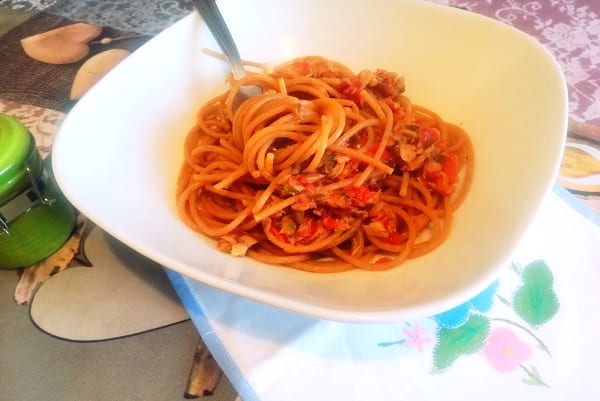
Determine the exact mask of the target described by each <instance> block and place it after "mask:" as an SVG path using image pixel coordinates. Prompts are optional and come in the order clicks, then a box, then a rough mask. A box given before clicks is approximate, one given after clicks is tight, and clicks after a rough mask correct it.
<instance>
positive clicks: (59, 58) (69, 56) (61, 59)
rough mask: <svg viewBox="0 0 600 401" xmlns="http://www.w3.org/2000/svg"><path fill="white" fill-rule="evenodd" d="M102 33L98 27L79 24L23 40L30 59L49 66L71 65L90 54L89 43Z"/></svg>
mask: <svg viewBox="0 0 600 401" xmlns="http://www.w3.org/2000/svg"><path fill="white" fill-rule="evenodd" d="M101 32H102V28H101V27H99V26H97V25H91V24H85V23H83V22H78V23H75V24H71V25H65V26H63V27H60V28H56V29H52V30H50V31H47V32H43V33H40V34H37V35H33V36H29V37H27V38H24V39H21V46H22V47H23V50H24V51H25V54H27V55H28V56H29V57H31V58H33V59H35V60H38V61H41V62H44V63H48V64H69V63H74V62H77V61H79V60H81V59H83V58H84V57H85V56H87V55H88V53H89V52H90V48H89V45H88V42H89V41H91V40H92V39H94V38H96V37H97V36H98V35H100V33H101Z"/></svg>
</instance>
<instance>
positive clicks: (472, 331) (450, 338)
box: [433, 315, 490, 373]
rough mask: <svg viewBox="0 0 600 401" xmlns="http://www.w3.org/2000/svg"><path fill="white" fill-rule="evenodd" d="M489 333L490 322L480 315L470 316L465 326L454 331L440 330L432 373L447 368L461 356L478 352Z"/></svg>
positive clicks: (434, 351)
mask: <svg viewBox="0 0 600 401" xmlns="http://www.w3.org/2000/svg"><path fill="white" fill-rule="evenodd" d="M489 333H490V322H489V320H488V319H487V318H486V317H484V316H481V315H471V316H470V317H469V320H467V322H466V323H465V324H463V325H462V326H460V327H457V328H454V329H446V328H441V329H440V330H439V332H438V342H437V344H436V346H435V348H434V350H433V364H434V369H433V370H434V372H435V373H438V372H441V371H443V370H445V369H447V368H449V367H450V366H452V364H453V363H454V361H456V360H457V359H458V357H459V356H461V355H465V354H473V353H475V352H477V351H479V350H480V349H481V348H483V346H484V344H485V340H486V339H487V337H488V335H489Z"/></svg>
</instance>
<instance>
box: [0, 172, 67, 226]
mask: <svg viewBox="0 0 600 401" xmlns="http://www.w3.org/2000/svg"><path fill="white" fill-rule="evenodd" d="M30 166H31V164H30V163H29V162H27V163H26V165H25V172H26V173H27V176H28V177H29V182H30V184H31V185H30V186H29V187H27V188H26V189H25V190H23V191H22V192H21V193H20V194H18V195H17V196H15V197H14V198H13V199H11V200H10V201H8V202H7V203H6V204H4V205H2V206H0V236H2V235H10V229H9V224H10V223H11V222H12V221H14V220H16V219H17V218H19V217H21V216H22V215H24V214H26V213H27V212H29V211H30V210H31V209H32V208H33V207H34V206H37V205H40V204H42V205H51V204H52V203H54V202H55V201H56V199H51V198H48V197H47V196H46V195H44V193H45V187H46V183H47V182H48V179H49V174H50V173H49V172H48V171H47V169H46V168H43V169H42V173H41V175H40V177H39V178H38V179H36V177H35V174H34V173H33V171H32V169H31V167H30Z"/></svg>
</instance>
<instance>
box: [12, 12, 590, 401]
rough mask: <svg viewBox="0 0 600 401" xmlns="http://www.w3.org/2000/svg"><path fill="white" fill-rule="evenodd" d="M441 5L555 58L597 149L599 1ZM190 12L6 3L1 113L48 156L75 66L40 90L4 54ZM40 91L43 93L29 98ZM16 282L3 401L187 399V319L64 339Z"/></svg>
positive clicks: (149, 32) (191, 341) (230, 392)
mask: <svg viewBox="0 0 600 401" xmlns="http://www.w3.org/2000/svg"><path fill="white" fill-rule="evenodd" d="M435 2H437V3H442V4H449V5H452V6H457V7H462V8H465V9H468V10H470V11H473V12H477V13H481V14H484V15H487V16H489V17H492V18H495V19H498V20H500V21H502V22H504V23H507V24H510V25H512V26H515V27H516V28H518V29H521V30H523V31H524V32H526V33H528V34H530V35H533V36H534V37H536V38H537V39H538V40H539V41H540V42H541V43H542V44H543V45H545V46H546V47H547V48H548V49H549V50H550V51H551V52H552V53H553V55H554V56H555V57H556V59H557V61H558V62H559V64H560V65H561V67H562V68H563V70H564V72H565V77H566V79H567V83H568V86H569V105H570V106H569V107H570V110H569V111H570V117H571V118H572V120H573V121H574V122H579V123H585V124H590V125H584V126H583V129H582V128H581V125H573V127H574V128H573V132H571V133H570V134H569V141H574V142H578V143H581V142H583V143H585V144H586V145H589V146H592V147H594V148H595V147H597V146H598V143H600V142H598V141H599V140H600V132H598V130H597V126H598V125H600V69H598V68H597V66H598V65H600V2H598V1H597V0H588V1H585V0H569V1H567V0H557V1H553V2H546V1H519V0H500V1H494V2H491V1H476V0H471V1H468V0H463V1H460V0H435ZM190 11H191V4H190V2H189V1H183V0H182V1H164V0H163V1H161V0H146V1H128V2H124V1H92V0H86V1H77V0H50V1H21V0H19V1H16V0H15V1H6V0H0V54H3V57H2V58H0V112H5V113H9V114H13V115H15V116H18V117H19V118H21V119H22V120H24V122H25V123H26V125H28V127H29V128H30V129H32V130H34V131H35V134H36V139H38V148H39V150H40V151H42V152H44V151H47V150H49V147H50V146H51V141H52V135H53V134H54V133H55V132H56V129H57V127H58V126H59V125H60V122H61V121H62V119H63V118H64V115H65V114H66V113H68V110H69V109H70V108H71V107H72V106H73V104H74V102H73V101H70V100H69V99H68V94H66V92H65V90H66V89H65V88H68V86H66V85H65V83H64V81H61V80H62V79H63V78H64V77H65V76H69V75H68V74H71V75H70V76H72V74H73V73H74V69H72V70H70V71H66V72H65V71H64V70H63V71H62V72H61V73H60V74H57V73H56V70H55V69H53V68H49V69H47V70H44V72H43V74H55V75H54V77H56V80H55V81H56V82H52V83H48V84H47V85H43V86H40V85H39V79H40V78H39V76H38V77H37V78H36V79H34V80H30V79H27V80H22V79H21V80H20V79H18V78H19V77H15V76H11V75H9V74H15V71H18V69H16V70H15V69H14V63H15V61H14V59H9V58H6V57H4V54H9V53H7V52H8V51H10V52H11V53H10V54H16V52H18V51H19V45H18V43H16V42H15V40H14V39H15V38H22V37H24V36H23V35H28V34H34V33H39V32H41V31H43V29H44V28H48V29H49V28H50V27H54V26H60V25H64V24H66V23H69V22H76V21H84V22H89V23H94V24H98V25H101V26H103V27H105V29H107V30H109V31H110V32H111V33H113V34H131V33H134V34H135V35H136V36H135V38H134V39H132V40H130V41H128V42H126V43H122V44H121V45H124V46H129V49H130V50H132V51H133V50H135V49H136V48H137V47H138V46H139V45H141V44H142V43H144V42H145V41H146V40H148V39H150V38H151V37H153V36H154V35H156V34H158V33H159V32H160V31H162V30H163V29H164V28H165V27H167V26H169V25H171V24H172V23H174V22H176V21H177V20H179V19H180V18H182V17H183V16H185V15H187V14H188V13H189V12H190ZM11 41H12V42H11ZM17 60H23V58H18V59H17ZM73 68H76V66H73ZM65 74H66V75H65ZM40 76H43V75H40ZM46 76H47V75H46ZM28 78H29V77H28ZM36 85H38V86H36ZM33 91H35V93H36V96H32V93H33ZM594 135H597V136H594ZM572 194H573V195H574V196H576V197H577V198H578V199H580V200H582V201H583V202H585V203H586V205H587V206H588V207H589V208H590V209H591V210H592V211H595V212H598V213H600V194H599V193H598V191H597V190H596V189H594V190H593V191H592V190H590V191H587V190H578V191H573V192H572ZM17 279H18V277H17V273H16V272H13V271H0V297H2V298H1V299H0V367H2V368H3V369H2V371H3V372H10V374H3V375H0V388H2V389H3V394H2V395H0V399H21V400H29V399H30V400H39V399H47V400H52V399H57V400H58V399H61V400H75V399H82V398H80V396H81V395H82V394H85V395H89V397H90V398H89V399H93V400H115V399H128V400H130V399H131V400H133V399H140V400H141V399H144V400H153V399H156V400H167V399H168V400H171V399H173V400H177V399H183V390H184V387H185V382H186V380H187V378H188V374H189V368H190V365H191V362H192V359H193V350H194V348H195V346H196V343H197V341H198V340H199V335H198V331H197V330H195V327H194V324H193V322H191V321H189V320H186V321H184V322H182V323H178V324H175V325H172V326H169V327H164V328H160V329H156V330H153V331H149V332H145V333H142V334H138V335H135V336H128V337H125V338H121V339H115V340H110V341H103V342H86V343H78V342H69V341H64V340H61V339H59V338H55V337H52V336H49V335H48V334H46V333H43V332H41V331H40V330H38V329H37V328H36V327H35V325H34V324H33V323H32V322H31V320H30V318H29V314H28V309H27V307H25V306H19V305H16V304H15V303H14V302H13V300H12V292H13V291H14V285H15V282H16V281H17ZM115 367H116V369H115ZM132 372H133V373H132ZM49 373H50V374H49ZM235 397H236V392H235V390H234V388H233V387H232V385H231V383H230V382H229V381H228V380H223V381H222V382H221V383H220V385H219V387H218V389H217V393H216V395H215V396H213V397H212V398H210V399H213V400H215V401H222V400H233V399H234V398H235Z"/></svg>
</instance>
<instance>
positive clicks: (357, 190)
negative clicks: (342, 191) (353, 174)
mask: <svg viewBox="0 0 600 401" xmlns="http://www.w3.org/2000/svg"><path fill="white" fill-rule="evenodd" d="M347 194H348V196H349V197H350V198H351V199H352V200H353V201H354V202H355V203H356V205H357V206H366V205H367V204H369V203H370V202H372V201H373V192H371V191H370V190H369V188H367V187H362V186H361V187H350V188H348V189H347Z"/></svg>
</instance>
